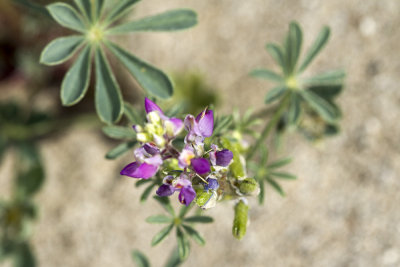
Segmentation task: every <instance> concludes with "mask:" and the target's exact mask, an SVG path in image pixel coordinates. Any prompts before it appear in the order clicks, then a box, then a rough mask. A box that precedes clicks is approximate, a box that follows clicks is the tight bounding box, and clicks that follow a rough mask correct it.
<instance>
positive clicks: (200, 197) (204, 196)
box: [195, 191, 212, 207]
mask: <svg viewBox="0 0 400 267" xmlns="http://www.w3.org/2000/svg"><path fill="white" fill-rule="evenodd" d="M196 194H197V197H196V200H195V201H196V204H197V205H199V207H202V206H204V205H205V204H206V203H207V201H208V200H209V199H210V197H211V195H212V192H210V191H209V192H204V191H200V192H196Z"/></svg>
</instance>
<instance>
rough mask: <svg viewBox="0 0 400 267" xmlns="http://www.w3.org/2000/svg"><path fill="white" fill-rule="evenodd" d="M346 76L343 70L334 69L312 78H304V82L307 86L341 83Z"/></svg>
mask: <svg viewBox="0 0 400 267" xmlns="http://www.w3.org/2000/svg"><path fill="white" fill-rule="evenodd" d="M345 76H346V73H345V72H344V71H343V70H334V71H328V72H325V73H321V74H317V75H315V76H313V77H311V78H307V79H303V80H302V83H303V84H305V85H306V86H315V85H341V84H342V83H343V79H344V78H345Z"/></svg>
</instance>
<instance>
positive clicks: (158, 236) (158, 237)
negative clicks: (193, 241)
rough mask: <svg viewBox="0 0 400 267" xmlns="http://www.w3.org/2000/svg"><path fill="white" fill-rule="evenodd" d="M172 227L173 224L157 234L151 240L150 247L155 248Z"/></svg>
mask: <svg viewBox="0 0 400 267" xmlns="http://www.w3.org/2000/svg"><path fill="white" fill-rule="evenodd" d="M173 227H174V225H173V224H170V225H168V226H167V227H165V228H163V229H162V230H161V231H160V232H158V234H156V235H155V236H154V237H153V239H152V240H151V246H153V247H154V246H155V245H157V244H158V243H160V242H161V241H162V240H163V239H164V238H166V237H167V235H168V234H169V233H170V232H171V230H172V228H173Z"/></svg>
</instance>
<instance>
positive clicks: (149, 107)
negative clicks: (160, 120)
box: [144, 97, 164, 115]
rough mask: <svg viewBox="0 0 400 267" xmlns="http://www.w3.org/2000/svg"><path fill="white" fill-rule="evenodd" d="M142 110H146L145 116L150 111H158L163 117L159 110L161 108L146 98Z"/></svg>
mask: <svg viewBox="0 0 400 267" xmlns="http://www.w3.org/2000/svg"><path fill="white" fill-rule="evenodd" d="M144 109H145V110H146V113H147V114H149V113H150V112H152V111H158V112H159V113H160V115H164V112H163V111H162V110H161V108H160V107H159V106H158V105H157V104H156V103H154V102H153V101H151V100H150V99H148V98H147V97H145V98H144Z"/></svg>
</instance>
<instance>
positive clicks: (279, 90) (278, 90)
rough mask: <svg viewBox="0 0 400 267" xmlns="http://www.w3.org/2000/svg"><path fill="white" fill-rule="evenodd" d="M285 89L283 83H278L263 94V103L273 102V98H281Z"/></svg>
mask: <svg viewBox="0 0 400 267" xmlns="http://www.w3.org/2000/svg"><path fill="white" fill-rule="evenodd" d="M286 91H287V87H286V86H285V85H279V86H277V87H275V88H273V89H271V90H269V91H268V93H267V94H266V95H265V101H264V102H265V104H269V103H272V102H274V101H275V100H277V99H279V98H281V97H282V96H283V95H284V94H285V92H286Z"/></svg>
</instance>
